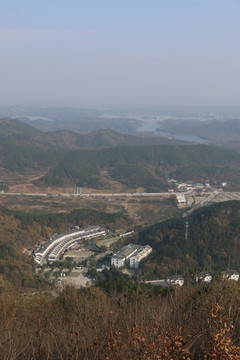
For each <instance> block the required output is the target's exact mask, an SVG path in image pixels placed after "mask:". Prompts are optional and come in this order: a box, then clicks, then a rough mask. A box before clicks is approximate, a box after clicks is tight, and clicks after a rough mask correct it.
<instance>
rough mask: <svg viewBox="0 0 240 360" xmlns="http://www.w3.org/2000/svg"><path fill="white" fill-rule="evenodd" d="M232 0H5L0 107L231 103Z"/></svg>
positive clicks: (235, 23) (235, 57)
mask: <svg viewBox="0 0 240 360" xmlns="http://www.w3.org/2000/svg"><path fill="white" fill-rule="evenodd" d="M239 10H240V2H239V1H238V0H228V1H227V0H211V1H209V0H202V1H198V2H193V1H192V0H182V1H179V0H172V1H164V0H149V1H148V2H146V1H143V0H139V1H136V0H133V1H131V2H129V1H126V0H122V1H121V2H111V1H109V0H102V1H101V2H99V1H96V0H92V1H90V2H88V3H87V2H83V1H77V0H69V1H68V2H65V1H63V0H52V1H51V2H48V1H46V0H43V1H41V2H34V3H33V2H32V1H30V0H23V1H21V2H18V1H17V0H12V1H11V2H4V3H3V4H2V5H1V13H0V20H1V26H0V45H1V49H2V53H1V57H0V67H1V70H2V71H1V91H0V104H21V103H24V104H29V105H31V104H35V105H36V104H39V105H40V104H48V105H51V104H52V105H61V106H78V107H80V106H83V107H87V106H91V107H93V106H96V107H98V106H121V105H126V106H131V105H134V106H142V105H159V106H161V105H172V104H177V105H237V106H239V105H240V96H239V95H240V69H239V61H240V47H239V40H240V23H239Z"/></svg>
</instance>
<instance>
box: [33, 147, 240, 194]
mask: <svg viewBox="0 0 240 360" xmlns="http://www.w3.org/2000/svg"><path fill="white" fill-rule="evenodd" d="M101 170H105V171H107V172H108V176H109V178H111V179H113V180H117V181H120V182H121V183H123V184H125V185H127V186H129V187H132V188H133V187H138V186H143V187H145V189H150V190H151V189H157V191H158V190H166V189H167V186H168V185H167V179H168V178H169V177H174V178H176V179H178V180H183V181H187V180H189V181H197V182H200V181H202V182H206V181H207V180H208V181H210V182H211V183H214V182H215V181H216V182H219V181H227V182H228V186H229V189H231V188H233V189H237V184H238V179H239V176H240V154H238V153H236V152H234V151H231V150H227V149H222V148H219V147H212V146H206V145H181V146H170V145H159V146H157V145H156V146H138V147H114V148H109V149H101V150H98V151H96V150H79V151H74V152H71V153H68V154H66V156H65V157H64V159H63V160H62V161H61V162H60V163H59V164H58V165H57V166H56V167H55V168H53V169H51V170H50V171H49V173H48V174H47V175H46V176H44V177H42V178H41V179H39V181H38V182H37V185H48V186H62V185H64V184H73V185H75V184H79V186H92V187H101V186H102V185H103V179H102V177H101Z"/></svg>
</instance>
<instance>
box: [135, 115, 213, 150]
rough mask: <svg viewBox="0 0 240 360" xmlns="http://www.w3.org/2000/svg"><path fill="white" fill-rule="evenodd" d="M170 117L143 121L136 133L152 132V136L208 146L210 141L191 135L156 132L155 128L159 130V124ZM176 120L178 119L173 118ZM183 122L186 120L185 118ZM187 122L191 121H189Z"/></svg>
mask: <svg viewBox="0 0 240 360" xmlns="http://www.w3.org/2000/svg"><path fill="white" fill-rule="evenodd" d="M169 118H170V116H165V115H164V116H159V117H158V118H154V119H147V120H143V121H144V122H143V124H142V125H141V127H139V128H138V130H137V131H139V132H152V133H154V134H159V135H164V136H166V137H172V138H173V139H176V140H182V141H189V142H195V143H198V144H210V141H208V140H206V139H203V138H200V137H199V136H192V135H175V134H170V133H167V132H164V131H157V128H159V126H160V122H161V121H164V120H167V119H169ZM171 119H174V116H171ZM175 119H178V118H175ZM184 120H188V119H187V118H185V119H184ZM189 120H192V118H191V119H189ZM196 120H207V119H205V118H201V119H200V118H196Z"/></svg>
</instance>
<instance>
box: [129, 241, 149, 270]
mask: <svg viewBox="0 0 240 360" xmlns="http://www.w3.org/2000/svg"><path fill="white" fill-rule="evenodd" d="M151 251H152V248H151V246H149V245H146V246H141V247H140V248H139V249H138V250H137V251H136V252H135V254H133V256H131V257H130V259H129V265H130V268H133V269H138V266H139V263H140V261H141V260H142V259H144V258H145V257H146V256H148V255H149V254H150V253H151Z"/></svg>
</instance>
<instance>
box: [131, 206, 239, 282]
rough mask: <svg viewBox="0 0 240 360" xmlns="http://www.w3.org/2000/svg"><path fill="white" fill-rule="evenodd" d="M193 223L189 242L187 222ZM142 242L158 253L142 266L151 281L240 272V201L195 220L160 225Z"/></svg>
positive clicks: (201, 212) (210, 209) (203, 211)
mask: <svg viewBox="0 0 240 360" xmlns="http://www.w3.org/2000/svg"><path fill="white" fill-rule="evenodd" d="M186 220H188V222H189V231H188V239H187V240H185V221H186ZM138 242H139V243H140V244H149V245H151V246H152V247H153V249H154V251H153V253H152V254H151V256H150V257H148V258H147V259H146V261H144V262H143V263H142V268H143V269H144V273H145V274H147V276H148V277H149V278H153V279H154V278H163V277H165V276H168V275H170V274H176V273H178V274H179V273H182V274H183V275H185V276H189V275H193V274H196V273H197V272H198V271H203V270H206V271H210V272H213V273H214V272H221V271H225V270H227V269H232V268H233V269H238V270H240V201H230V202H224V203H219V204H216V205H213V206H211V207H208V208H204V209H201V210H198V211H195V212H194V213H193V214H192V215H191V217H189V218H188V219H186V218H179V219H173V220H169V221H165V222H163V223H159V224H157V225H155V226H152V227H150V228H148V229H146V230H144V231H142V232H140V233H139V238H138Z"/></svg>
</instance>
